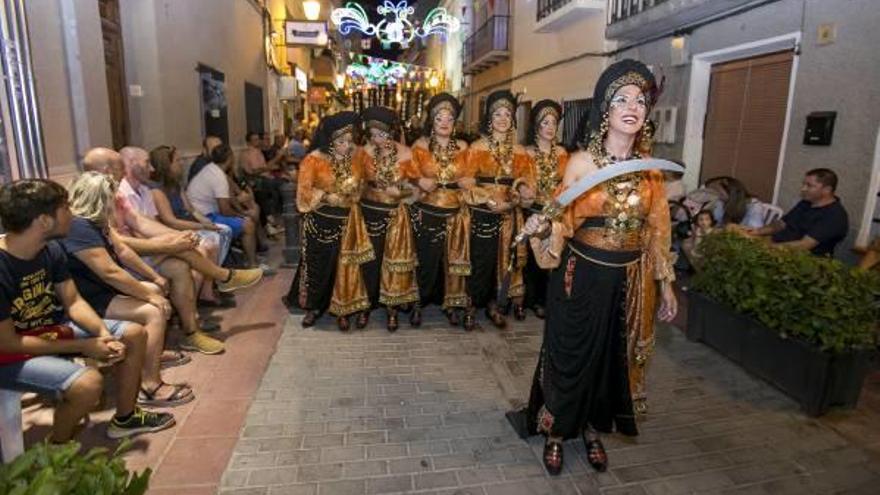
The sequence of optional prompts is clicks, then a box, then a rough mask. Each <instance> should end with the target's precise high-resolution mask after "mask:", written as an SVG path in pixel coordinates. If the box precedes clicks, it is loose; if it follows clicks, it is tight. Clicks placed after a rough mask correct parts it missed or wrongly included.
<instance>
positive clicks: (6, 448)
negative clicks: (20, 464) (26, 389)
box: [0, 390, 24, 463]
mask: <svg viewBox="0 0 880 495" xmlns="http://www.w3.org/2000/svg"><path fill="white" fill-rule="evenodd" d="M21 395H22V394H21V392H17V391H14V390H0V451H2V454H3V455H2V459H3V462H4V463H9V462H12V460H13V459H15V458H16V457H18V456H19V455H21V453H22V452H24V438H23V437H22V433H21Z"/></svg>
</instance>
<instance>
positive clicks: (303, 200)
mask: <svg viewBox="0 0 880 495" xmlns="http://www.w3.org/2000/svg"><path fill="white" fill-rule="evenodd" d="M321 162H322V160H321V159H320V158H318V157H316V156H314V155H309V156H307V157H305V158H304V159H303V161H302V162H301V163H300V164H299V173H298V175H297V180H296V209H297V210H299V211H300V213H308V212H310V211H312V210H314V209H315V208H317V207H318V204H319V203H320V202H321V198H322V197H323V196H324V192H325V191H322V190H321V189H319V188H318V187H317V186H316V184H315V179H316V178H317V176H318V172H319V170H318V169H319V168H320V167H321V166H322V165H323V164H322V163H321Z"/></svg>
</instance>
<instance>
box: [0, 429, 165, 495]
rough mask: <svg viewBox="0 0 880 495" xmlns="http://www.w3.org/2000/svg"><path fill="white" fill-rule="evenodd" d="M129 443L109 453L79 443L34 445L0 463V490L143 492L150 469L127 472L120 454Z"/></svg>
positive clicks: (10, 493)
mask: <svg viewBox="0 0 880 495" xmlns="http://www.w3.org/2000/svg"><path fill="white" fill-rule="evenodd" d="M129 445H130V442H128V441H123V442H122V443H121V444H120V445H119V447H118V448H117V449H116V450H115V451H114V452H112V453H111V452H110V451H109V450H108V449H106V448H93V449H91V450H89V451H88V452H86V453H82V452H80V444H79V443H77V442H68V443H66V444H62V445H54V444H50V443H48V442H43V443H39V444H36V445H34V446H32V447H31V448H29V449H28V450H27V451H26V452H25V453H23V454H22V455H20V456H18V457H17V458H16V459H15V460H14V461H12V462H11V463H9V464H5V465H2V466H0V493H3V494H7V495H32V494H33V495H37V494H39V495H142V494H144V493H146V491H147V486H148V484H149V480H150V469H149V468H148V469H146V470H145V471H144V472H143V473H141V474H137V473H130V472H129V471H128V469H126V467H125V460H124V459H123V458H122V456H121V454H122V453H123V452H124V451H125V450H126V449H127V448H128V446H129Z"/></svg>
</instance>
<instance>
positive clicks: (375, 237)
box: [361, 199, 397, 309]
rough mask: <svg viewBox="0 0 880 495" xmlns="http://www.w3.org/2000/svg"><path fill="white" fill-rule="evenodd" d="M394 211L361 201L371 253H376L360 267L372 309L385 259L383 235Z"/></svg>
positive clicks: (377, 302) (376, 303) (389, 224)
mask: <svg viewBox="0 0 880 495" xmlns="http://www.w3.org/2000/svg"><path fill="white" fill-rule="evenodd" d="M396 209H397V205H388V204H385V203H380V202H378V201H371V200H369V199H361V211H362V212H363V214H364V223H366V224H367V235H368V236H369V237H370V244H372V245H373V252H375V253H376V256H375V258H373V260H372V261H368V262H366V263H364V264H362V265H361V274H362V275H363V277H364V284H365V285H366V286H367V295H368V296H369V298H370V306H371V307H372V308H374V309H375V308H378V307H379V288H380V284H381V283H382V260H383V259H385V234H386V233H387V232H388V229H389V227H390V226H391V217H392V213H393V212H394V211H395V210H396Z"/></svg>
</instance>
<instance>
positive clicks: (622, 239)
mask: <svg viewBox="0 0 880 495" xmlns="http://www.w3.org/2000/svg"><path fill="white" fill-rule="evenodd" d="M574 238H575V239H577V240H578V241H580V242H582V243H583V244H586V245H587V246H592V247H596V248H599V249H604V250H605V251H639V250H641V249H642V233H641V231H640V230H628V231H623V232H616V231H612V232H611V233H610V235H609V231H608V229H607V228H604V227H583V228H580V229H578V230H577V231H575V233H574Z"/></svg>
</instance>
